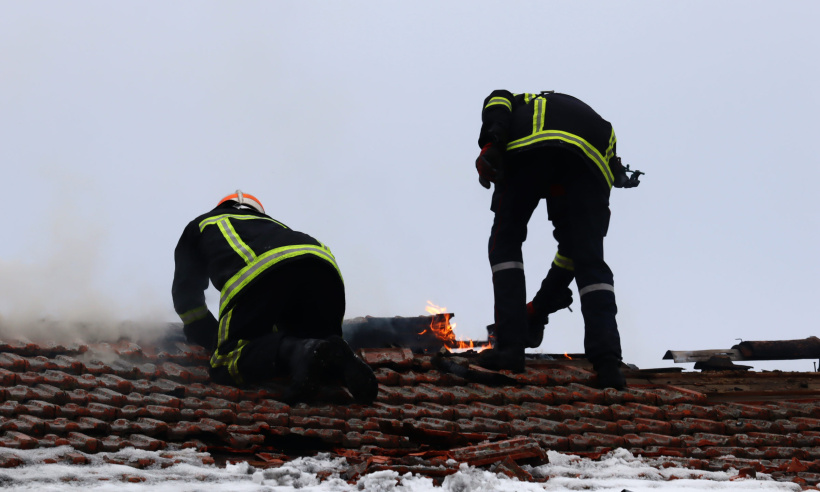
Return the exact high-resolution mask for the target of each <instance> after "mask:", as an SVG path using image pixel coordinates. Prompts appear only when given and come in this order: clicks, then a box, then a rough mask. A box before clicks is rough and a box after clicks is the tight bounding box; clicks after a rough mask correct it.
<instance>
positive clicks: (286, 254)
mask: <svg viewBox="0 0 820 492" xmlns="http://www.w3.org/2000/svg"><path fill="white" fill-rule="evenodd" d="M301 255H315V256H318V257H319V258H322V259H323V260H326V261H328V262H330V264H331V265H333V268H335V269H336V272H338V273H339V278H342V272H341V271H340V270H339V266H338V265H336V258H334V257H333V254H332V253H331V252H330V249H328V248H327V246H325V245H321V246H314V245H312V244H299V245H294V246H283V247H281V248H276V249H272V250H270V251H266V252H265V253H262V254H261V255H259V256H258V257H257V258H256V259H255V260H254V261H253V262H252V263H250V264H248V265H247V266H246V267H245V268H243V269H242V270H239V271H238V272H236V274H234V276H233V277H231V278H230V279H229V280H228V281H227V282H225V285H224V286H223V287H222V292H221V294H220V300H219V316H220V317H221V316H222V311H223V310H224V309H225V308H226V307H227V306H228V305H229V304H230V302H231V300H233V298H234V297H235V296H236V295H237V294H238V293H239V292H240V291H241V290H242V288H243V287H245V286H246V285H248V283H250V282H251V281H252V280H253V279H255V278H256V277H258V276H259V275H260V274H261V273H262V272H264V271H265V270H267V269H268V268H270V267H272V266H273V265H275V264H277V263H279V262H280V261H282V260H286V259H288V258H293V257H295V256H301Z"/></svg>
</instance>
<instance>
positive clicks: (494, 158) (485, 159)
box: [475, 143, 504, 189]
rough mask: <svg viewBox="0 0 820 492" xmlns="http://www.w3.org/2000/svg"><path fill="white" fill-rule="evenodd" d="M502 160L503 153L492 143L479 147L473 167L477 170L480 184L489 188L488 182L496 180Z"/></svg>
mask: <svg viewBox="0 0 820 492" xmlns="http://www.w3.org/2000/svg"><path fill="white" fill-rule="evenodd" d="M503 160H504V156H503V154H502V153H501V151H500V150H498V149H497V148H496V147H495V146H494V145H493V144H492V143H488V144H486V145H484V147H482V148H481V153H480V154H479V155H478V158H477V159H476V160H475V169H476V171H478V182H479V183H481V186H483V187H485V188H487V189H490V183H495V182H496V181H497V180H498V177H499V170H500V169H501V166H502V164H503Z"/></svg>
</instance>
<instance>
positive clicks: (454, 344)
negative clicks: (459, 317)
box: [419, 301, 484, 350]
mask: <svg viewBox="0 0 820 492" xmlns="http://www.w3.org/2000/svg"><path fill="white" fill-rule="evenodd" d="M424 310H425V311H427V312H428V313H430V314H432V315H433V317H432V319H431V320H430V328H429V330H430V331H432V332H433V334H435V336H436V337H438V338H439V339H441V340H443V341H444V346H445V347H447V349H448V350H452V349H473V348H476V345H475V343H474V342H473V341H472V340H466V341H465V340H458V339H456V334H455V328H456V324H455V323H450V318H451V317H452V314H450V313H448V312H447V308H446V307H442V306H439V305H437V304H434V303H433V302H432V301H427V306H426V307H425V308H424ZM424 333H427V330H426V329H425V330H424V331H422V332H421V333H419V335H422V334H424ZM483 348H484V347H480V349H483Z"/></svg>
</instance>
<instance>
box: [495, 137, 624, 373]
mask: <svg viewBox="0 0 820 492" xmlns="http://www.w3.org/2000/svg"><path fill="white" fill-rule="evenodd" d="M506 157H507V159H506V162H505V167H504V170H505V177H504V180H503V181H502V182H501V183H496V185H495V190H494V192H493V198H492V206H491V209H492V210H493V211H494V212H495V220H494V222H493V227H492V231H491V234H490V241H489V247H488V250H489V259H490V265H491V267H492V271H493V291H494V296H495V323H496V337H497V343H498V346H499V347H501V348H506V347H514V348H523V347H524V340H525V333H526V329H527V313H526V302H527V299H526V286H525V277H524V260H523V257H522V253H521V246H522V244H523V243H524V241H525V240H526V238H527V224H528V222H529V220H530V217H531V216H532V213H533V211H534V210H535V208H536V207H537V206H538V203H539V202H540V201H541V199H546V201H547V210H548V214H549V219H550V220H551V221H552V224H553V227H554V231H553V236H554V237H555V239H556V240H557V241H558V254H557V255H556V256H555V258H556V259H555V261H554V262H553V264H552V268H551V272H550V275H548V277H547V279H545V280H544V282H543V284H542V291H541V292H539V293H538V294H536V296H535V300H536V301H540V302H542V303H543V302H544V301H543V299H544V298H545V297H548V296H550V295H552V293H551V292H549V290H554V291H555V292H554V293H555V294H558V293H559V292H563V291H564V289H565V288H566V287H567V285H568V284H569V283H570V282H571V280H572V278H573V277H574V278H575V281H576V285H577V287H578V292H579V295H580V298H581V299H580V300H581V313H582V314H583V317H584V324H585V336H584V348H585V351H586V355H587V357H588V358H589V359H590V360H592V361H595V360H600V359H601V358H608V357H616V358H617V359H619V360H620V358H621V342H620V336H619V334H618V326H617V323H616V321H615V315H616V313H617V306H616V304H615V289H614V282H613V275H612V271H611V270H610V269H609V266H607V264H606V262H605V261H604V245H603V240H604V236H605V235H606V232H607V229H608V227H609V190H608V189H607V188H606V186H605V185H604V184H603V183H601V182H599V181H598V179H597V176H596V175H595V174H593V172H592V170H591V169H590V168H589V166H588V164H587V163H586V161H584V160H583V159H582V158H580V157H579V156H577V155H576V154H574V153H572V152H570V151H567V150H564V149H560V148H551V147H548V148H543V147H542V148H538V149H532V150H527V151H524V152H520V153H517V154H508V155H507V156H506ZM556 279H557V281H556Z"/></svg>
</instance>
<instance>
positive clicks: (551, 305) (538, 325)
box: [527, 263, 575, 348]
mask: <svg viewBox="0 0 820 492" xmlns="http://www.w3.org/2000/svg"><path fill="white" fill-rule="evenodd" d="M574 278H575V273H574V272H573V271H572V270H568V269H566V268H563V267H560V266H558V265H556V264H555V263H553V264H552V266H551V267H550V270H549V272H547V276H546V277H545V278H544V280H543V281H542V282H541V288H540V289H538V293H536V294H535V297H533V298H532V302H530V303H529V304H527V347H532V348H535V347H538V346H540V345H541V342H542V341H543V340H544V326H545V325H546V324H547V323H548V322H549V315H550V314H552V313H554V312H556V311H559V310H561V309H564V308H568V307H569V306H570V305H571V304H572V291H571V290H570V289H569V284H570V283H572V280H573V279H574Z"/></svg>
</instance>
